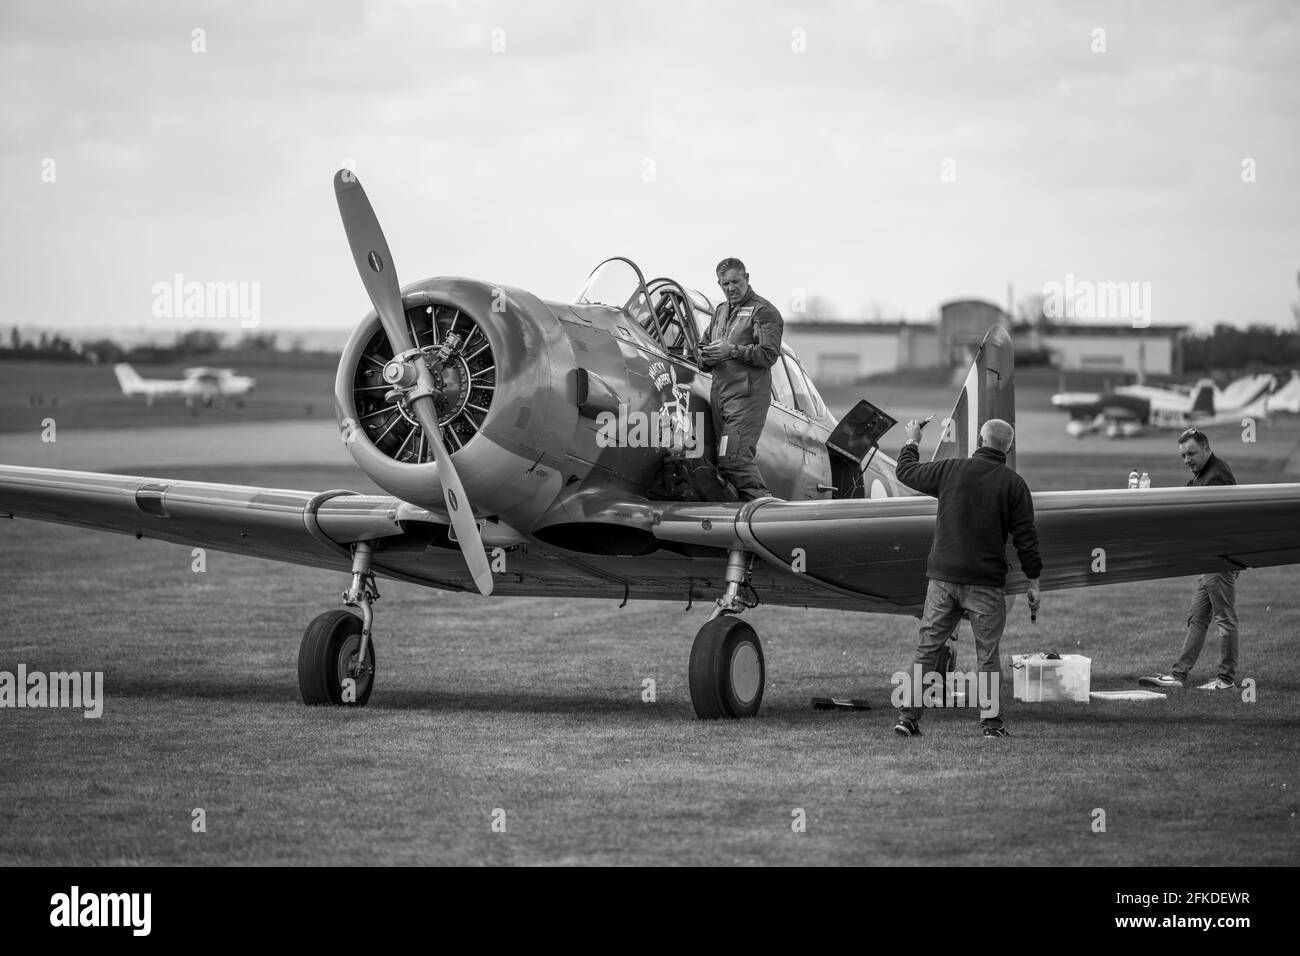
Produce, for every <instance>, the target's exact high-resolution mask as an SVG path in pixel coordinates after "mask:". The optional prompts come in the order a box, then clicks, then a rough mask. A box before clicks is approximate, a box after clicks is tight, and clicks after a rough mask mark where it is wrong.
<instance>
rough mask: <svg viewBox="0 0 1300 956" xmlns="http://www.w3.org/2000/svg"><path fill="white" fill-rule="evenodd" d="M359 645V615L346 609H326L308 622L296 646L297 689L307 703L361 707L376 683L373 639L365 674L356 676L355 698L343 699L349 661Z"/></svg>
mask: <svg viewBox="0 0 1300 956" xmlns="http://www.w3.org/2000/svg"><path fill="white" fill-rule="evenodd" d="M360 647H361V618H359V617H357V616H356V615H355V614H350V613H348V612H347V611H326V612H325V613H324V614H321V615H320V616H318V617H317V618H316V619H315V620H314V621H312V622H311V623H310V624H308V625H307V630H306V631H305V632H303V635H302V644H300V645H299V647H298V692H299V693H300V694H302V702H303V703H304V704H308V705H317V704H332V705H334V706H336V707H364V706H365V703H366V701H368V700H370V691H371V690H373V689H374V686H375V642H374V641H371V642H370V644H369V646H367V648H366V663H367V664H369V665H370V673H369V674H368V675H365V676H362V677H358V678H357V679H356V682H357V683H356V700H355V701H345V700H344V699H343V681H344V680H345V679H346V678H347V677H348V664H349V663H351V662H352V661H354V660H356V657H357V651H358V650H359V649H360Z"/></svg>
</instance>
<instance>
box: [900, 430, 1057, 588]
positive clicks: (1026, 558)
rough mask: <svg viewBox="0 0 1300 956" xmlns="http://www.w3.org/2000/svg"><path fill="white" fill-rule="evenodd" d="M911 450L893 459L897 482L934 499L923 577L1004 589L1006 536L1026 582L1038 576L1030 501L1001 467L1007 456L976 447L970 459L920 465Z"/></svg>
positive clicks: (1015, 479)
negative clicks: (931, 535)
mask: <svg viewBox="0 0 1300 956" xmlns="http://www.w3.org/2000/svg"><path fill="white" fill-rule="evenodd" d="M920 457H921V453H920V451H918V450H917V447H916V445H912V444H907V445H904V446H903V450H902V451H901V452H899V455H898V470H897V471H896V472H895V473H896V474H897V476H898V480H899V481H901V482H902V483H903V484H905V485H907V487H909V488H911V489H912V490H914V491H919V492H921V494H924V495H932V496H933V497H935V498H938V499H939V512H938V517H937V518H936V520H935V523H934V545H933V546H932V547H931V548H930V561H929V563H928V564H927V566H926V576H927V577H929V578H931V579H932V580H935V581H950V582H952V583H953V584H979V585H984V586H986V587H999V588H1000V587H1004V586H1005V585H1006V583H1007V567H1008V565H1007V558H1006V547H1007V535H1008V534H1010V535H1011V541H1012V543H1013V544H1014V545H1015V546H1016V553H1017V554H1018V555H1019V556H1020V568H1021V570H1022V571H1024V572H1025V577H1027V578H1029V579H1030V580H1031V581H1032V580H1034V579H1036V578H1037V577H1038V576H1039V574H1041V573H1042V571H1043V561H1042V558H1040V557H1039V556H1038V531H1037V530H1036V529H1035V527H1034V499H1033V497H1032V496H1031V495H1030V494H1029V486H1028V485H1026V484H1025V479H1023V478H1021V477H1020V476H1019V475H1018V474H1016V473H1015V472H1014V471H1012V470H1011V469H1010V468H1008V467H1007V456H1006V455H1004V454H1003V453H1002V452H1000V451H995V450H994V449H992V448H980V449H978V450H977V451H976V452H975V454H974V455H972V456H971V457H970V458H946V459H944V460H943V461H932V462H929V463H928V464H924V465H922V464H920V463H919V461H920Z"/></svg>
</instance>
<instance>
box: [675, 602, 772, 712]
mask: <svg viewBox="0 0 1300 956" xmlns="http://www.w3.org/2000/svg"><path fill="white" fill-rule="evenodd" d="M766 682H767V671H766V668H765V667H764V664H763V645H762V644H760V643H759V641H758V635H757V634H755V633H754V629H753V628H752V627H750V626H749V625H748V624H746V623H745V622H744V621H742V620H740V619H739V618H735V617H728V616H725V615H724V616H723V617H719V618H716V619H714V620H712V621H709V622H708V623H707V624H705V625H704V626H703V627H702V628H700V632H699V633H698V634H696V635H695V643H694V644H693V645H692V646H691V665H690V683H691V704H692V705H693V706H694V707H695V716H697V717H701V718H703V719H704V720H716V719H718V718H719V717H753V716H754V715H755V714H757V713H758V708H759V705H760V704H762V703H763V685H764V684H765V683H766Z"/></svg>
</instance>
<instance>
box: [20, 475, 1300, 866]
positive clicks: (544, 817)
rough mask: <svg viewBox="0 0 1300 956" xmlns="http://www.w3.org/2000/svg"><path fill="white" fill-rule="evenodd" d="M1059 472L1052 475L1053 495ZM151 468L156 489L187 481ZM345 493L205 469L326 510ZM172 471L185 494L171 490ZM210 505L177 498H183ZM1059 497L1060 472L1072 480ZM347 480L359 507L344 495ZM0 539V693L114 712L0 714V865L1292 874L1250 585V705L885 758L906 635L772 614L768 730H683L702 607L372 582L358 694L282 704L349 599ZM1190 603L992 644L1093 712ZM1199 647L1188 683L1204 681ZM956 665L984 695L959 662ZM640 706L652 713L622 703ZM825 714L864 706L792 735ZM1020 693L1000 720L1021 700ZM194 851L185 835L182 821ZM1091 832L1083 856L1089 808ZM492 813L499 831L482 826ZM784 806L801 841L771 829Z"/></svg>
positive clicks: (1194, 698) (1276, 646) (952, 719)
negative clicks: (798, 816) (776, 866)
mask: <svg viewBox="0 0 1300 956" xmlns="http://www.w3.org/2000/svg"><path fill="white" fill-rule="evenodd" d="M1044 470H1046V469H1044ZM171 471H173V472H176V471H177V470H176V469H172V470H171ZM341 471H343V469H338V470H336V469H310V468H288V469H266V470H259V469H250V468H238V469H228V470H222V469H211V468H208V469H202V474H203V475H205V476H206V477H208V478H209V479H211V480H218V481H226V480H231V481H254V482H259V483H264V484H267V485H273V486H281V487H319V488H325V487H334V486H337V485H338V484H339V483H340V480H341V479H342V478H343V477H344V476H343V475H342V474H341ZM177 476H179V475H177ZM194 476H196V477H197V475H194ZM1059 480H1060V481H1062V483H1064V482H1066V481H1067V480H1068V476H1065V477H1062V478H1060V479H1059ZM342 483H343V484H347V483H348V482H347V481H346V480H344V481H343V482H342ZM207 559H208V570H207V572H206V573H205V574H195V573H193V572H192V571H191V570H190V561H191V559H190V555H189V551H188V549H185V548H181V547H177V546H173V545H167V544H163V543H160V542H153V541H148V540H145V541H137V540H135V539H134V538H131V537H126V536H118V535H104V534H97V533H94V532H90V531H79V530H76V529H70V528H63V527H59V526H53V525H42V524H37V523H33V522H27V521H3V522H0V579H3V580H4V582H5V593H6V596H7V600H6V613H5V616H4V618H3V621H4V623H3V625H0V669H6V670H13V669H14V668H15V667H16V665H17V664H18V663H20V662H22V663H25V664H26V665H27V666H28V668H29V669H34V670H43V671H55V670H67V669H74V668H75V669H78V670H92V671H94V670H102V671H104V672H105V690H106V698H107V700H106V703H105V709H104V716H103V717H102V718H101V719H99V720H85V719H83V718H82V717H81V714H80V712H79V711H58V710H9V709H6V710H0V863H2V864H7V865H14V864H55V863H62V864H82V863H94V864H135V863H146V864H209V863H220V864H225V863H456V864H495V863H510V864H565V863H578V864H590V863H671V864H702V863H739V864H752V863H790V864H822V863H834V864H893V863H903V864H911V863H915V864H931V863H971V864H1109V865H1137V866H1147V865H1172V864H1194V865H1224V864H1226V865H1280V864H1289V863H1290V864H1293V863H1294V862H1295V860H1296V859H1297V858H1300V852H1298V851H1300V845H1298V843H1300V840H1298V837H1297V821H1296V813H1297V810H1300V798H1298V797H1297V791H1298V789H1300V774H1298V773H1297V768H1298V767H1300V759H1298V757H1300V754H1298V751H1300V664H1297V658H1296V654H1295V636H1296V634H1297V633H1300V602H1297V600H1296V594H1297V587H1296V584H1297V572H1296V569H1295V568H1277V569H1268V570H1261V571H1250V572H1246V573H1244V574H1243V575H1242V577H1241V579H1240V582H1239V585H1238V609H1239V612H1240V616H1241V621H1242V643H1241V669H1240V673H1241V675H1242V676H1244V677H1252V678H1254V679H1256V680H1257V681H1258V684H1259V689H1258V694H1259V699H1258V702H1257V703H1253V704H1247V703H1243V702H1242V701H1241V700H1240V697H1239V695H1235V694H1227V695H1224V694H1214V695H1211V694H1206V693H1201V692H1197V691H1194V690H1192V691H1186V692H1183V693H1178V694H1173V695H1171V696H1170V698H1169V699H1168V700H1164V701H1155V702H1147V703H1117V702H1109V703H1100V702H1097V703H1093V704H1089V705H1066V704H1043V705H1022V704H1017V703H1009V704H1008V712H1007V719H1008V722H1009V725H1010V727H1011V728H1012V731H1013V733H1014V734H1015V735H1016V736H1015V737H1013V738H1011V739H1009V740H1003V741H987V740H983V739H982V738H980V737H979V736H978V733H977V730H976V721H975V720H974V718H973V717H971V716H968V715H966V714H963V713H936V714H930V715H927V717H926V720H925V724H924V727H925V731H926V736H925V737H924V738H921V739H919V740H902V739H898V738H895V737H894V736H893V735H892V734H891V733H890V727H891V724H892V720H891V718H892V713H893V712H892V710H891V709H890V708H889V690H890V686H889V678H890V675H891V674H892V673H893V672H894V671H896V670H898V669H901V668H904V667H906V666H907V664H908V662H909V661H910V659H911V654H912V650H913V647H914V643H915V637H916V635H915V622H914V621H913V620H911V619H907V618H889V617H875V616H865V615H852V614H846V613H836V612H828V611H818V610H801V609H788V608H760V609H758V610H757V611H753V612H750V613H749V614H748V615H747V616H748V619H749V620H751V622H752V623H753V624H754V625H755V626H756V628H757V629H758V632H759V634H760V636H761V638H762V639H763V646H764V652H765V655H766V658H767V665H768V687H767V689H766V696H765V700H764V705H763V713H762V715H761V716H760V717H759V718H758V719H755V720H749V721H738V722H710V723H705V722H701V721H697V720H696V719H695V718H694V716H693V713H692V710H691V706H690V702H689V694H688V691H687V686H686V663H687V656H688V654H689V650H690V641H691V638H692V637H693V635H694V632H695V630H696V629H697V628H698V627H699V625H700V624H701V623H702V622H703V621H704V619H705V617H706V616H707V608H706V607H705V606H703V605H701V604H699V603H697V604H696V606H695V608H694V609H693V610H692V611H691V612H689V613H686V612H685V611H684V609H683V605H681V604H652V603H637V602H634V603H632V604H630V605H629V606H628V607H626V608H624V609H622V610H619V609H618V608H617V605H616V603H615V602H606V601H600V602H595V601H589V602H584V601H573V600H568V599H563V600H559V599H524V598H519V599H506V600H499V599H497V600H486V601H485V600H484V599H481V598H478V597H474V596H469V595H448V594H441V593H439V592H436V591H428V590H423V589H420V588H416V587H414V586H410V585H403V584H396V583H393V582H382V581H381V583H380V588H381V590H382V592H383V595H384V597H383V599H382V600H381V601H380V602H379V604H378V605H377V621H378V624H377V626H378V638H379V645H378V651H379V675H378V686H377V689H376V691H375V694H374V697H373V698H372V700H371V703H370V705H369V706H368V707H366V708H364V709H361V710H335V709H321V708H312V709H308V708H306V707H303V706H302V705H301V703H299V701H298V695H297V681H296V656H297V644H298V638H299V636H300V635H301V632H302V629H303V627H304V626H305V625H306V623H307V621H308V620H310V619H311V618H312V617H313V616H314V615H315V614H317V613H319V612H320V611H322V610H325V609H328V608H331V607H336V606H338V592H339V591H340V590H341V589H342V587H343V586H344V584H345V582H344V580H343V578H342V576H339V575H334V574H329V573H325V572H320V571H314V570H311V569H304V568H295V567H291V566H286V565H278V564H272V563H269V562H264V561H260V560H256V559H250V558H239V557H235V556H230V555H223V554H219V553H215V552H211V553H209V554H208V556H207ZM1191 587H1192V582H1191V580H1190V579H1179V580H1172V581H1162V582H1153V583H1150V584H1142V585H1114V586H1110V587H1105V588H1097V589H1091V590H1086V591H1071V592H1053V593H1049V594H1048V595H1046V600H1045V604H1044V609H1043V613H1042V614H1041V615H1040V617H1039V623H1038V624H1037V625H1036V626H1034V625H1031V624H1030V623H1029V621H1028V617H1027V614H1026V613H1025V611H1024V608H1023V606H1017V607H1016V608H1015V610H1014V613H1013V614H1012V617H1011V621H1010V623H1009V625H1008V628H1007V633H1006V636H1005V637H1004V639H1003V643H1002V653H1003V658H1004V660H1007V661H1009V658H1010V655H1011V654H1013V653H1023V652H1028V651H1036V650H1044V651H1046V650H1058V651H1061V652H1073V653H1083V654H1087V655H1088V656H1090V657H1091V658H1092V659H1093V665H1092V675H1093V676H1092V684H1093V688H1094V689H1117V688H1128V687H1132V686H1133V682H1134V679H1135V678H1136V677H1137V676H1138V675H1140V674H1144V673H1149V672H1152V671H1154V670H1157V669H1164V668H1167V666H1168V665H1169V663H1170V662H1171V660H1172V656H1173V655H1174V654H1175V653H1176V651H1177V647H1178V642H1179V639H1180V637H1181V630H1182V622H1183V620H1184V616H1185V607H1186V601H1187V598H1188V597H1189V595H1190V592H1191ZM1213 645H1214V641H1213V640H1212V641H1210V642H1209V646H1207V649H1206V652H1205V654H1204V656H1203V657H1202V661H1201V665H1200V667H1199V668H1198V670H1197V672H1196V673H1195V674H1194V675H1193V677H1194V678H1200V679H1208V678H1210V677H1211V676H1213V664H1214V662H1215V660H1216V659H1217V649H1216V648H1215V647H1214V646H1213ZM959 648H960V650H959V666H961V667H963V668H967V667H970V666H971V661H972V656H971V654H972V650H971V642H970V637H969V633H968V632H967V633H965V634H963V637H962V640H961V642H960V644H959ZM645 678H653V679H654V680H655V681H656V684H657V687H656V690H657V696H658V700H657V702H656V703H653V704H650V703H643V702H642V700H641V693H642V681H643V680H644V679H645ZM816 694H835V695H853V696H862V697H866V698H868V699H869V700H870V701H871V702H872V705H873V707H874V708H875V709H874V710H872V711H870V712H865V713H834V712H822V711H813V710H811V709H809V706H808V701H809V698H810V697H811V696H813V695H816ZM1010 696H1011V695H1010V676H1009V673H1008V676H1007V680H1006V685H1005V689H1004V693H1003V697H1004V700H1006V701H1010ZM196 807H202V808H204V809H205V810H206V811H207V832H206V833H202V834H195V833H193V832H191V829H190V820H191V810H192V809H194V808H196ZM1098 807H1100V808H1103V809H1104V810H1105V811H1106V818H1107V829H1106V832H1104V833H1094V832H1092V830H1091V828H1090V824H1091V823H1092V819H1093V816H1092V814H1093V810H1094V808H1098ZM495 808H502V809H504V810H505V811H506V828H507V829H506V832H505V833H493V832H492V830H491V821H492V813H493V810H494V809H495ZM795 808H802V809H803V810H804V811H805V813H806V816H807V832H805V833H795V832H792V829H791V820H792V817H791V811H792V810H794V809H795Z"/></svg>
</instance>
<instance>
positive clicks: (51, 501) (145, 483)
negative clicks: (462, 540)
mask: <svg viewBox="0 0 1300 956" xmlns="http://www.w3.org/2000/svg"><path fill="white" fill-rule="evenodd" d="M0 515H9V516H12V517H19V518H33V519H36V520H38V521H53V522H57V523H59V524H70V525H77V526H80V527H83V528H92V529H95V530H98V531H116V532H121V533H124V534H134V535H136V536H138V537H150V538H158V539H161V540H163V541H172V542H175V543H177V544H185V545H192V546H197V547H204V548H212V549H214V550H218V551H230V552H233V553H236V554H246V555H251V556H253V557H259V558H269V559H271V560H274V561H287V562H290V563H292V564H304V565H310V566H314V567H319V568H331V569H335V570H341V571H348V570H349V569H350V567H351V557H350V551H349V549H348V547H347V545H348V544H350V543H352V542H356V541H365V540H379V539H384V538H391V537H394V536H402V535H405V534H407V533H408V532H409V531H411V529H412V528H419V527H424V526H433V527H441V526H442V525H445V524H446V523H447V520H446V518H445V517H443V516H439V515H436V514H434V513H432V512H429V511H426V510H425V509H423V508H418V507H416V506H414V505H410V504H407V503H406V502H402V501H398V500H397V499H396V498H390V497H383V496H375V495H358V494H353V493H351V492H346V491H327V492H319V493H318V492H312V491H288V490H283V489H276V488H255V487H249V486H244V485H224V484H214V483H210V482H199V481H173V480H169V479H163V478H146V477H139V476H133V475H109V474H99V473H95V472H84V471H64V470H60V469H53V468H20V467H16V466H8V465H0ZM457 560H459V556H457Z"/></svg>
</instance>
